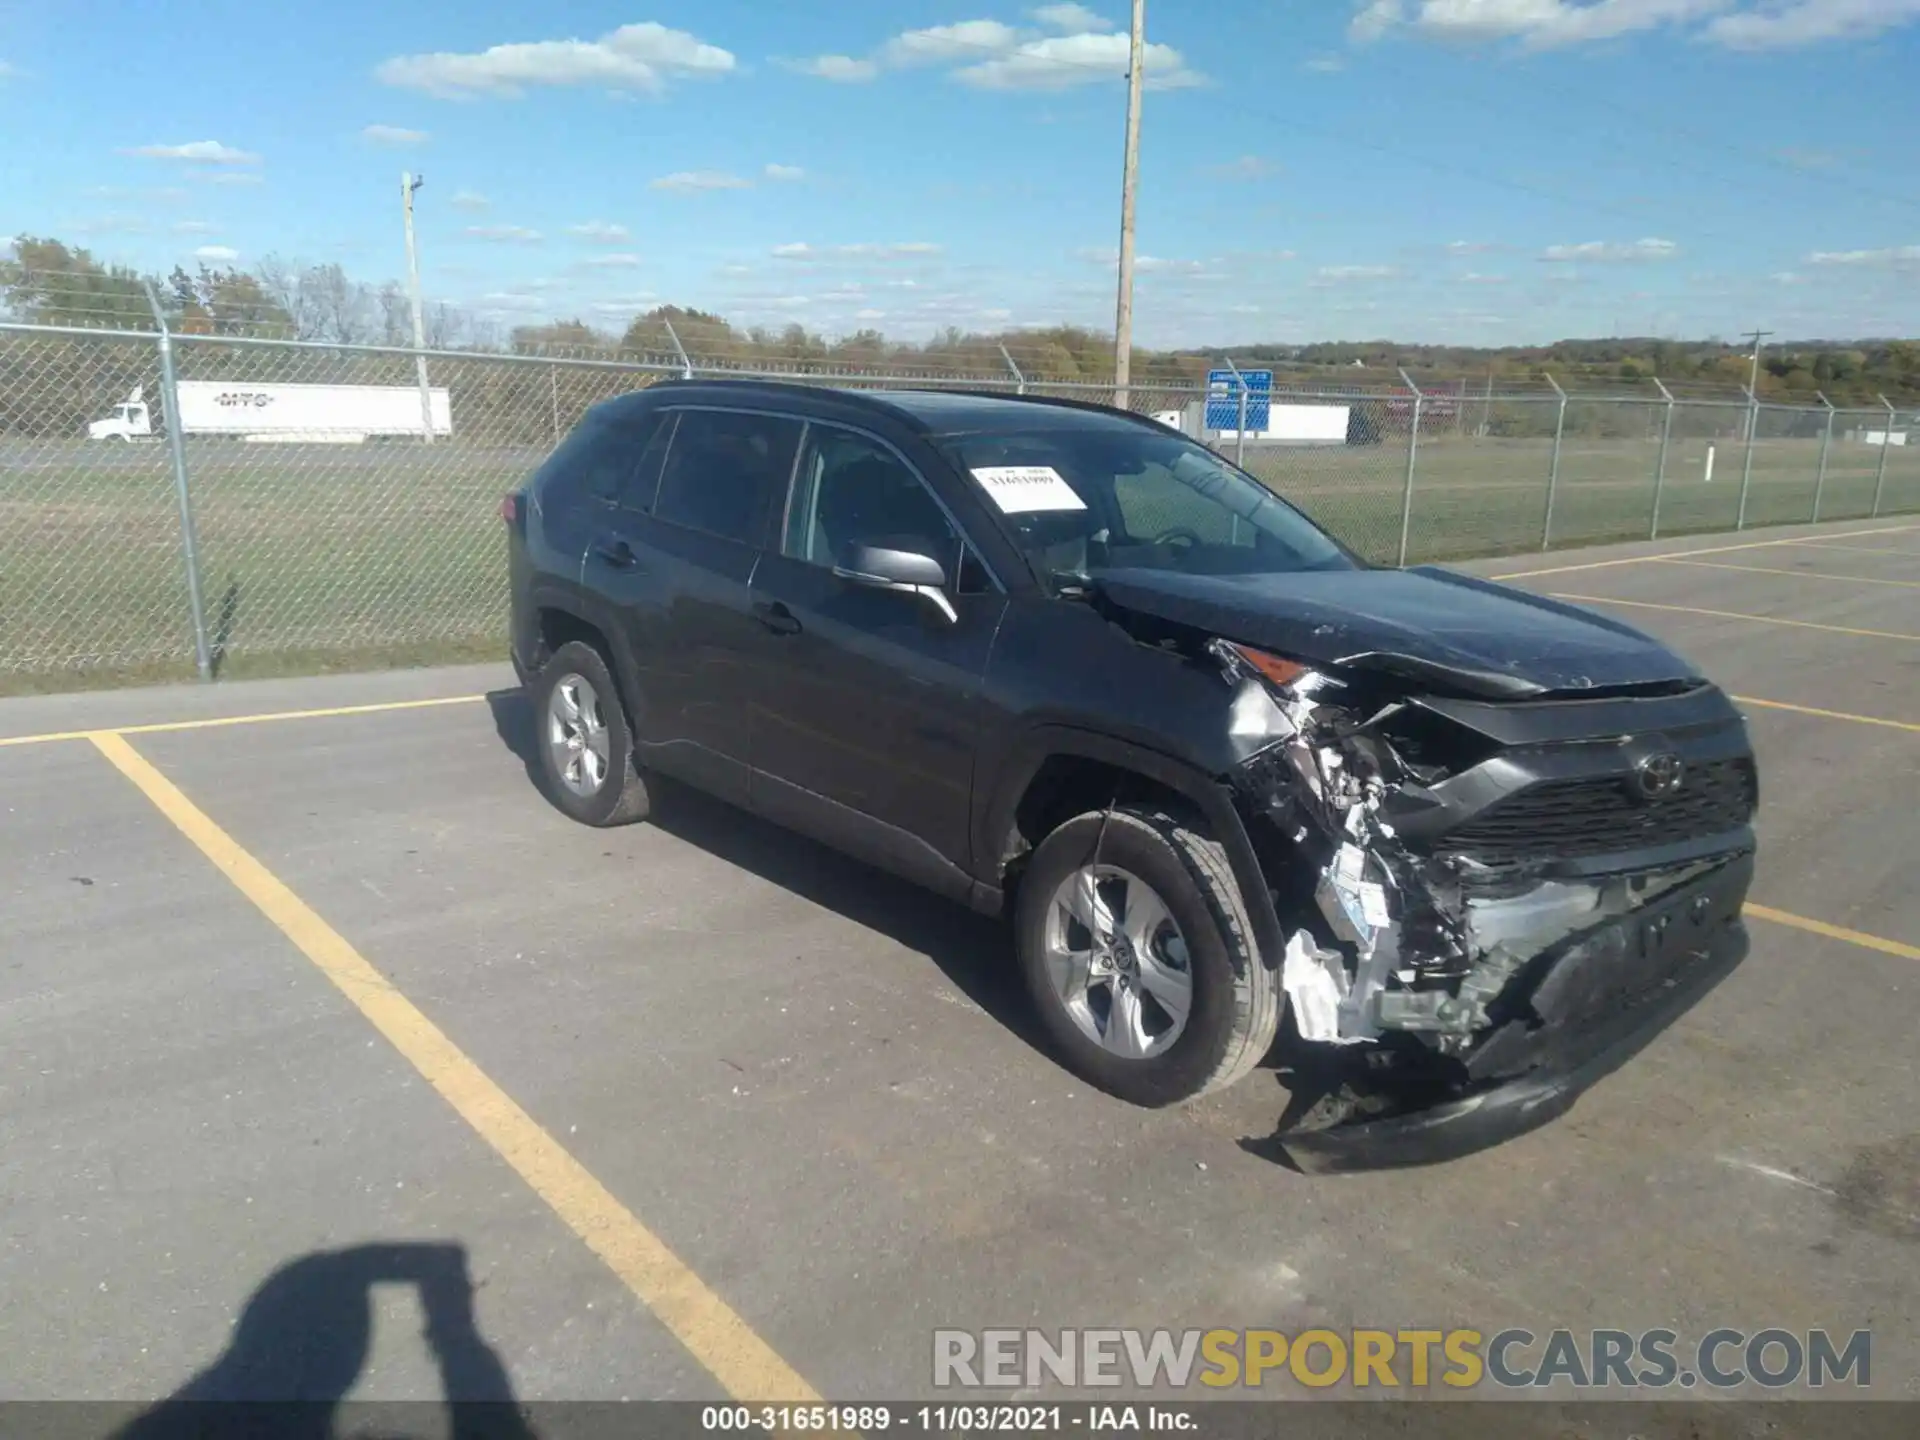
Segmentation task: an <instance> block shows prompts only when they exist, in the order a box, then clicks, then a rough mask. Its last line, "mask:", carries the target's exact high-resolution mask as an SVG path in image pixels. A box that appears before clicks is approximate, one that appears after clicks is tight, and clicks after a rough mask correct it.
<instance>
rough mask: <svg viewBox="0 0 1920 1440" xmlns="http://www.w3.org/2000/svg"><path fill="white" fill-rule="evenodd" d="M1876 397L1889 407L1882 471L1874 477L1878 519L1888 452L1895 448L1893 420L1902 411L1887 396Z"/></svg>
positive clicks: (1883, 435) (1882, 443) (1882, 436)
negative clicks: (1894, 406)
mask: <svg viewBox="0 0 1920 1440" xmlns="http://www.w3.org/2000/svg"><path fill="white" fill-rule="evenodd" d="M1874 398H1875V399H1877V400H1879V402H1880V403H1881V404H1882V405H1885V406H1886V407H1887V428H1886V429H1885V430H1883V431H1881V432H1880V473H1879V474H1878V475H1875V476H1874V477H1873V516H1872V518H1873V519H1875V520H1878V519H1879V518H1880V497H1881V496H1882V494H1884V493H1885V491H1886V488H1887V452H1888V451H1889V450H1891V449H1893V422H1894V421H1895V420H1897V419H1899V418H1900V412H1899V411H1897V410H1895V409H1894V408H1893V406H1892V404H1891V403H1889V402H1888V400H1887V397H1886V396H1884V395H1878V396H1875V397H1874Z"/></svg>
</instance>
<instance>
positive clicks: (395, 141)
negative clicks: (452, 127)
mask: <svg viewBox="0 0 1920 1440" xmlns="http://www.w3.org/2000/svg"><path fill="white" fill-rule="evenodd" d="M360 138H361V139H362V140H371V141H372V142H373V143H374V144H375V145H424V144H425V143H426V140H427V132H426V131H424V130H404V129H402V128H401V127H400V126H398V125H369V126H367V127H366V129H364V130H362V131H361V132H360Z"/></svg>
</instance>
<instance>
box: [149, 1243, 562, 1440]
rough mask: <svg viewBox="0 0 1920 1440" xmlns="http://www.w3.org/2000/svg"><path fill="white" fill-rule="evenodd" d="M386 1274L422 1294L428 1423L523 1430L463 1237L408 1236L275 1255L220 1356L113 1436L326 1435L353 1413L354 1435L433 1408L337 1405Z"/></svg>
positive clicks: (474, 1437)
mask: <svg viewBox="0 0 1920 1440" xmlns="http://www.w3.org/2000/svg"><path fill="white" fill-rule="evenodd" d="M383 1284H384V1285H409V1286H412V1287H413V1289H414V1290H415V1291H416V1293H417V1294H418V1295H419V1297H420V1303H421V1308H422V1310H423V1311H424V1312H425V1315H426V1339H427V1343H428V1344H429V1346H430V1347H431V1348H432V1351H433V1357H434V1363H435V1366H436V1367H437V1368H438V1370H439V1374H440V1387H441V1393H442V1396H443V1398H444V1400H445V1402H446V1405H447V1409H448V1411H449V1413H450V1417H451V1424H450V1425H448V1426H447V1427H445V1428H441V1427H437V1426H435V1427H432V1428H434V1429H436V1430H438V1431H439V1433H443V1434H449V1435H451V1436H454V1437H458V1440H470V1437H471V1440H479V1437H482V1436H484V1437H487V1440H531V1437H532V1436H533V1434H534V1431H533V1430H532V1429H531V1428H530V1427H529V1426H528V1425H527V1423H526V1419H525V1416H524V1414H523V1412H522V1411H521V1409H520V1407H519V1405H518V1403H517V1401H516V1400H515V1398H514V1394H513V1387H512V1384H511V1382H510V1381H509V1380H508V1378H507V1371H506V1367H505V1366H504V1365H503V1364H502V1363H501V1361H500V1357H499V1356H498V1355H497V1354H495V1353H494V1350H493V1348H492V1347H491V1346H490V1345H488V1344H487V1342H486V1341H485V1340H484V1339H483V1338H482V1337H481V1335H480V1332H479V1329H478V1328H477V1326H476V1324H475V1320H474V1313H473V1282H472V1279H471V1276H470V1275H469V1272H468V1268H467V1252H466V1249H465V1247H464V1246H461V1245H456V1244H446V1243H424V1242H413V1241H393V1242H387V1243H376V1244H369V1245H358V1246H353V1247H351V1248H348V1249H343V1250H327V1251H317V1252H315V1253H313V1254H310V1255H303V1256H301V1257H300V1258H298V1259H297V1260H293V1261H290V1262H288V1263H287V1264H285V1265H283V1266H281V1267H280V1268H279V1269H278V1270H276V1271H274V1273H273V1274H272V1275H270V1276H268V1277H267V1279H266V1280H265V1281H263V1282H262V1283H261V1285H260V1287H259V1288H258V1289H256V1290H255V1291H254V1292H253V1295H252V1296H251V1297H250V1298H249V1299H248V1301H247V1305H246V1308H245V1309H244V1310H243V1311H242V1312H241V1315H240V1319H239V1322H238V1323H237V1324H236V1325H235V1326H234V1330H233V1334H232V1337H231V1338H230V1339H229V1341H228V1343H227V1348H226V1350H225V1351H224V1352H223V1353H222V1354H221V1355H220V1357H219V1358H218V1359H216V1360H215V1361H214V1362H213V1363H212V1364H211V1365H209V1366H208V1367H207V1368H206V1369H204V1370H202V1371H201V1372H200V1373H199V1374H197V1375H195V1376H194V1377H193V1378H192V1379H191V1380H189V1381H187V1383H186V1384H184V1385H183V1386H181V1387H180V1389H178V1390H177V1391H175V1392H174V1393H173V1394H172V1395H170V1396H168V1397H167V1398H166V1399H165V1400H162V1401H160V1402H159V1403H158V1404H156V1405H154V1406H152V1407H151V1408H149V1409H147V1410H145V1411H144V1412H142V1413H141V1414H139V1415H137V1416H136V1417H135V1418H134V1419H132V1420H131V1421H129V1422H128V1423H127V1424H125V1425H124V1426H122V1427H121V1428H120V1429H118V1430H116V1431H115V1432H113V1433H114V1437H115V1440H189V1437H192V1440H201V1437H208V1440H227V1437H238V1436H248V1437H252V1436H268V1435H272V1436H284V1437H292V1440H332V1437H333V1436H335V1435H337V1434H342V1433H347V1432H345V1431H343V1430H342V1429H340V1428H339V1427H340V1425H341V1423H342V1421H344V1420H349V1419H351V1420H352V1422H353V1424H352V1432H353V1433H357V1434H360V1435H383V1436H390V1435H396V1434H401V1433H407V1431H405V1430H400V1429H396V1428H394V1425H393V1423H392V1422H394V1421H395V1420H402V1421H405V1420H419V1419H421V1418H423V1417H422V1415H421V1413H420V1412H421V1411H423V1410H425V1409H427V1408H429V1407H427V1406H424V1405H422V1404H421V1403H420V1402H406V1403H403V1404H382V1403H380V1402H371V1401H369V1402H356V1403H354V1404H352V1405H343V1402H344V1401H345V1399H346V1396H347V1393H348V1392H349V1391H350V1390H351V1389H352V1388H353V1386H354V1383H355V1382H356V1381H357V1380H358V1379H359V1377H360V1374H361V1372H362V1370H363V1369H365V1367H366V1363H367V1358H368V1354H369V1351H370V1348H371V1344H372V1338H373V1287H374V1286H375V1285H383ZM347 1411H351V1412H353V1413H352V1415H351V1416H349V1415H348V1414H346V1413H345V1412H347ZM410 1428H412V1427H410ZM422 1428H424V1427H422ZM414 1433H420V1430H419V1429H415V1430H414Z"/></svg>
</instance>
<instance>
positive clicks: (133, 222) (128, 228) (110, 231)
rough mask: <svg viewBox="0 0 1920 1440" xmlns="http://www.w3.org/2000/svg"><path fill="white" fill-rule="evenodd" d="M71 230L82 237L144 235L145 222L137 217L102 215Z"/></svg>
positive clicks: (84, 221)
mask: <svg viewBox="0 0 1920 1440" xmlns="http://www.w3.org/2000/svg"><path fill="white" fill-rule="evenodd" d="M73 228H74V229H75V230H77V231H79V232H80V233H81V234H83V235H144V234H145V233H146V229H147V222H146V221H144V220H142V219H141V218H140V217H139V216H137V215H102V216H99V217H98V218H96V219H93V220H82V221H81V222H80V223H79V224H77V225H75V226H74V227H73Z"/></svg>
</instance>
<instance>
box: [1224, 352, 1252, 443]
mask: <svg viewBox="0 0 1920 1440" xmlns="http://www.w3.org/2000/svg"><path fill="white" fill-rule="evenodd" d="M1227 369H1229V370H1231V371H1232V372H1233V383H1234V388H1235V389H1237V390H1238V391H1239V392H1240V418H1239V420H1237V421H1236V422H1235V423H1234V430H1233V463H1234V464H1235V465H1238V466H1239V467H1240V468H1241V469H1242V470H1244V469H1246V468H1247V382H1246V379H1245V377H1244V376H1242V375H1241V373H1240V367H1239V366H1238V365H1236V364H1234V363H1233V361H1232V360H1231V359H1228V360H1227Z"/></svg>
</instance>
